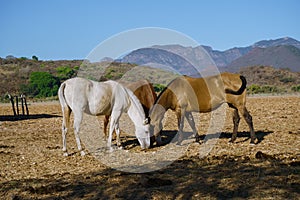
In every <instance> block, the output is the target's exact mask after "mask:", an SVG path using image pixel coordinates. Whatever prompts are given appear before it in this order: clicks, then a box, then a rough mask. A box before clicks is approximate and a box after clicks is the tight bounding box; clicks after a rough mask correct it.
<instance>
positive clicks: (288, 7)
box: [0, 0, 300, 60]
mask: <svg viewBox="0 0 300 200" xmlns="http://www.w3.org/2000/svg"><path fill="white" fill-rule="evenodd" d="M0 8H1V12H0V27H1V29H0V57H1V58H5V57H6V56H7V55H13V56H15V57H28V58H31V57H32V56H33V55H35V56H37V57H38V58H39V59H40V60H61V59H68V60H72V59H84V58H85V57H86V56H87V55H88V54H89V52H90V51H92V50H93V49H94V48H95V47H96V46H97V45H98V44H99V43H101V42H103V41H104V40H106V39H107V38H109V37H111V36H113V35H116V34H118V33H120V32H124V31H127V30H131V29H135V28H143V27H161V28H167V29H171V30H175V31H178V32H181V33H183V34H186V35H187V36H189V37H191V38H193V39H194V40H196V41H197V42H198V43H199V44H201V45H208V46H211V47H212V48H213V49H215V50H226V49H230V48H233V47H243V46H248V45H252V44H253V43H255V42H258V41H260V40H270V39H278V38H281V37H291V38H294V39H296V40H300V28H299V27H300V26H299V22H298V21H299V19H300V12H299V10H300V1H298V0H276V1H275V0H248V1H246V0H224V1H222V0H207V1H204V0H198V1H197V0H186V1H176V0H160V1H159V0H151V1H137V0H128V1H121V0H119V1H117V0H108V1H106V0H99V1H96V0H87V1H79V0H45V1H39V0H26V1H22V0H19V1H18V0H1V1H0ZM120 45H122V44H120Z"/></svg>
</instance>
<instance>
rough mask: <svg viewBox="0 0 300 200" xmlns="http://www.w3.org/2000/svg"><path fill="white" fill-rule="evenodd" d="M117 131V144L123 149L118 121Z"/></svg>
mask: <svg viewBox="0 0 300 200" xmlns="http://www.w3.org/2000/svg"><path fill="white" fill-rule="evenodd" d="M115 132H116V135H117V146H118V148H119V149H122V145H121V140H120V127H119V122H117V123H116V125H115Z"/></svg>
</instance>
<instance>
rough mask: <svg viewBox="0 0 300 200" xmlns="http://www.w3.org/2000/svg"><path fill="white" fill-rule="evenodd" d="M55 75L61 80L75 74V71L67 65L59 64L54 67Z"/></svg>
mask: <svg viewBox="0 0 300 200" xmlns="http://www.w3.org/2000/svg"><path fill="white" fill-rule="evenodd" d="M56 73H57V77H58V78H59V79H60V80H61V81H64V80H67V79H69V78H72V77H73V76H74V75H76V71H75V70H74V69H72V68H71V67H68V66H61V67H57V68H56Z"/></svg>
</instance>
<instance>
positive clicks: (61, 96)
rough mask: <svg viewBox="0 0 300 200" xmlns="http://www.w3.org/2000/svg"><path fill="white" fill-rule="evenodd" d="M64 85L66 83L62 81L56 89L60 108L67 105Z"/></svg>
mask: <svg viewBox="0 0 300 200" xmlns="http://www.w3.org/2000/svg"><path fill="white" fill-rule="evenodd" d="M65 87H66V83H65V82H63V83H62V84H61V85H60V87H59V89H58V98H59V102H60V105H61V107H62V108H65V107H67V106H68V104H67V101H66V98H65Z"/></svg>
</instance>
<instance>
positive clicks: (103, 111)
mask: <svg viewBox="0 0 300 200" xmlns="http://www.w3.org/2000/svg"><path fill="white" fill-rule="evenodd" d="M58 96H59V101H60V104H61V107H62V113H63V123H62V139H63V151H64V155H66V156H67V155H68V153H67V146H66V134H67V131H68V128H69V124H70V114H71V112H72V111H73V113H74V133H75V137H76V142H77V146H78V150H79V151H80V152H81V155H85V153H84V151H83V150H82V147H81V144H80V138H79V130H80V124H81V121H82V116H83V112H85V113H87V114H89V115H94V116H98V115H111V122H110V131H109V138H108V141H107V146H108V147H109V148H110V149H111V148H112V147H111V142H112V132H113V130H115V131H116V134H117V145H118V146H119V147H120V146H121V141H120V137H119V133H120V130H119V119H120V117H121V114H122V113H123V112H127V113H128V116H129V117H130V118H131V120H132V122H133V123H134V125H135V135H136V137H137V139H138V141H139V143H140V145H141V148H142V149H144V148H149V146H150V133H149V120H148V118H146V117H145V113H144V110H143V107H142V105H141V103H140V102H139V100H138V99H137V98H136V96H135V95H134V94H133V93H132V92H131V91H130V90H129V89H127V88H125V87H123V86H122V85H121V84H119V83H117V82H115V81H106V82H95V81H91V80H87V79H83V78H72V79H69V80H66V81H65V82H64V83H62V84H61V86H60V88H59V91H58Z"/></svg>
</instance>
